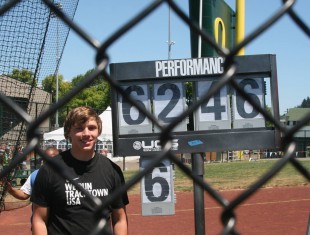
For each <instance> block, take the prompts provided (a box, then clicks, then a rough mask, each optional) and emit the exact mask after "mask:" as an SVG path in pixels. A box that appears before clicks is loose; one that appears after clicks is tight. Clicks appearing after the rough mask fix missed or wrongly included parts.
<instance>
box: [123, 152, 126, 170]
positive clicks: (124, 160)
mask: <svg viewBox="0 0 310 235" xmlns="http://www.w3.org/2000/svg"><path fill="white" fill-rule="evenodd" d="M125 170H126V158H125V156H123V171H125Z"/></svg>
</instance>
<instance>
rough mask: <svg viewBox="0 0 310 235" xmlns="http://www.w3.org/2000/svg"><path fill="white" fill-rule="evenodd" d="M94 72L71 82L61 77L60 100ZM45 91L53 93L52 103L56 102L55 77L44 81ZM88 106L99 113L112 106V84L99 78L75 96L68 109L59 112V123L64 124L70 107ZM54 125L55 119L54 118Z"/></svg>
mask: <svg viewBox="0 0 310 235" xmlns="http://www.w3.org/2000/svg"><path fill="white" fill-rule="evenodd" d="M92 72H93V69H91V70H88V71H87V72H86V73H85V74H84V75H78V76H76V77H74V78H73V79H72V81H71V82H68V81H64V79H63V76H62V75H59V77H58V83H59V94H58V95H59V96H58V97H59V99H60V98H61V97H63V96H64V95H65V94H66V93H67V92H69V91H70V90H71V89H72V88H73V87H75V86H76V85H77V84H78V83H79V82H80V81H81V80H83V79H84V78H85V77H86V76H88V75H89V74H90V73H92ZM42 87H43V90H45V91H48V92H51V93H53V98H52V101H53V102H55V101H56V96H55V94H56V78H55V75H49V76H47V77H45V78H44V79H43V80H42ZM82 105H87V106H90V107H92V108H93V109H95V110H97V111H103V110H105V109H106V108H107V107H108V106H109V105H111V95H110V84H109V83H108V82H107V81H105V80H104V77H103V76H98V78H95V79H94V81H93V82H92V83H91V84H89V85H88V86H87V87H85V88H84V89H83V90H82V91H81V92H79V93H78V94H77V95H75V96H74V97H73V98H72V99H71V100H70V102H69V103H68V104H67V105H66V107H62V108H61V109H59V110H58V113H59V123H63V122H64V119H65V117H66V115H67V113H68V110H69V108H68V107H70V109H71V108H73V107H78V106H82ZM52 123H54V117H53V118H52Z"/></svg>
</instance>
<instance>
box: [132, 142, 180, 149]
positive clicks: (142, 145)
mask: <svg viewBox="0 0 310 235" xmlns="http://www.w3.org/2000/svg"><path fill="white" fill-rule="evenodd" d="M178 142H179V140H178V139H173V140H172V145H171V148H170V150H178V149H179V143H178ZM132 147H133V148H134V149H135V150H137V151H138V150H142V151H143V152H158V151H161V150H162V146H161V144H160V140H150V141H147V140H142V141H135V142H133V145H132Z"/></svg>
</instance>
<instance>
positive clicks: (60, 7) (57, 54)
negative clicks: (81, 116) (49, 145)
mask: <svg viewBox="0 0 310 235" xmlns="http://www.w3.org/2000/svg"><path fill="white" fill-rule="evenodd" d="M55 6H56V7H57V8H58V9H59V10H61V9H62V5H61V3H60V2H58V3H55ZM52 17H53V18H56V103H57V102H58V96H59V95H58V92H59V76H58V68H59V61H60V55H59V22H58V21H59V19H58V17H57V16H56V15H55V14H53V13H52ZM58 127H59V123H58V110H56V120H55V129H56V128H58Z"/></svg>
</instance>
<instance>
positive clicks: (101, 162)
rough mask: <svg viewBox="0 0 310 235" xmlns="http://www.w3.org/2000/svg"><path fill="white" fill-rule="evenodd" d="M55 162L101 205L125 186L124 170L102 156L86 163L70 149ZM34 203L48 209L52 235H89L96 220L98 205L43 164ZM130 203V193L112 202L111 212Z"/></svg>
mask: <svg viewBox="0 0 310 235" xmlns="http://www.w3.org/2000/svg"><path fill="white" fill-rule="evenodd" d="M53 160H55V162H57V164H60V165H61V166H63V168H64V170H65V171H66V173H68V174H69V175H70V176H71V177H72V179H73V180H74V181H76V182H77V183H78V184H79V185H81V186H82V187H83V188H84V189H85V190H87V191H88V192H89V193H90V194H91V195H92V196H94V197H97V198H99V199H100V200H101V201H102V202H104V200H105V199H106V198H107V197H108V196H109V195H111V194H112V192H113V191H114V190H115V189H116V188H118V187H120V186H121V185H123V184H124V177H123V174H122V171H121V169H120V168H119V166H117V165H116V164H115V163H113V162H112V161H110V160H109V159H108V158H106V157H103V156H101V155H99V154H95V156H94V157H93V158H92V159H91V160H89V161H87V162H85V161H79V160H77V159H75V158H73V157H72V155H71V153H70V150H68V151H65V152H62V153H61V154H60V156H57V157H55V158H54V159H53ZM31 201H32V202H33V203H36V204H38V205H40V206H42V207H49V209H50V211H49V218H48V222H47V229H48V233H49V234H53V235H55V234H74V235H77V234H83V235H84V234H88V233H89V232H90V231H91V230H92V229H93V228H94V226H95V225H96V224H97V221H96V219H95V216H94V212H95V208H96V207H95V205H94V203H93V201H92V200H90V198H88V197H85V195H84V194H83V193H82V192H80V191H79V190H77V189H76V188H75V186H74V185H73V184H72V183H70V182H69V181H68V180H66V179H64V178H63V177H61V176H60V175H59V174H58V173H57V172H55V170H54V169H53V168H52V167H51V166H49V165H48V164H45V165H43V166H42V167H41V168H40V171H39V173H38V175H37V177H36V180H35V184H34V188H33V190H32V194H31ZM128 203H129V201H128V196H127V193H125V194H124V195H123V196H122V197H119V198H117V199H116V200H114V201H113V202H112V204H111V205H110V207H109V211H110V212H111V210H112V209H118V208H121V207H123V206H124V205H127V204H128Z"/></svg>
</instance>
